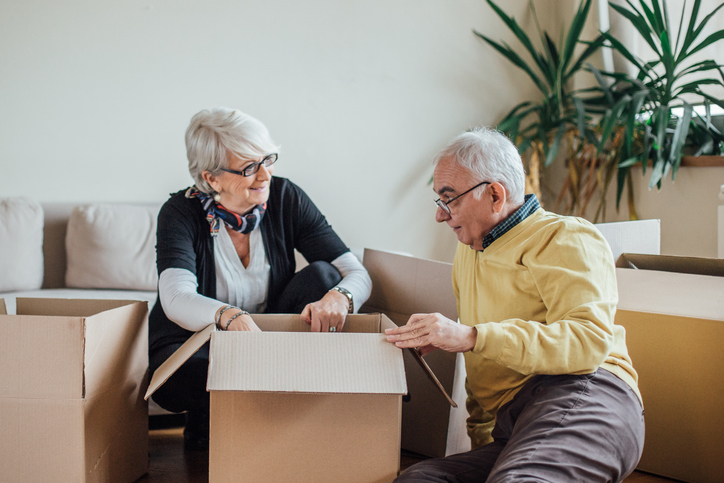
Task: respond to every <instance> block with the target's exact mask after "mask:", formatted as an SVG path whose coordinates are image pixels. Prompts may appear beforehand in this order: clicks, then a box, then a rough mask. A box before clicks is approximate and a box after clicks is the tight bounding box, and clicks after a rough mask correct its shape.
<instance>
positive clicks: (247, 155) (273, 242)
mask: <svg viewBox="0 0 724 483" xmlns="http://www.w3.org/2000/svg"><path fill="white" fill-rule="evenodd" d="M186 151H187V156H188V160H189V172H190V173H191V176H192V177H193V179H194V180H195V183H196V184H195V185H194V186H192V187H191V188H188V189H184V190H181V191H179V192H177V193H175V194H172V195H171V198H170V199H169V200H168V201H167V202H166V203H165V204H164V206H163V207H162V208H161V211H160V213H159V216H158V233H157V247H156V252H157V260H156V264H157V268H158V273H159V281H158V294H159V297H158V301H157V302H156V305H155V306H154V307H153V310H152V311H151V314H150V318H149V357H150V368H151V372H152V373H153V371H155V370H156V369H157V368H158V367H159V366H160V365H161V363H162V362H163V361H164V360H166V359H167V358H168V357H169V356H170V355H171V354H172V353H173V352H174V351H176V349H178V348H179V347H180V346H181V345H182V344H183V343H184V342H185V341H186V340H187V339H188V338H189V337H190V336H191V334H192V333H193V332H195V331H198V330H200V329H203V328H204V327H206V326H207V325H208V324H211V323H215V324H216V325H217V326H218V328H219V329H221V330H246V331H258V330H259V328H258V327H257V326H256V324H255V323H254V318H253V315H251V314H254V313H262V312H268V313H269V312H271V313H301V315H302V318H303V319H304V320H305V321H306V322H307V323H308V324H310V325H311V330H312V331H322V332H327V331H329V332H335V331H338V330H341V328H342V326H343V325H344V320H345V316H346V315H347V314H348V313H352V312H353V311H356V310H357V309H358V308H359V307H360V306H361V305H362V304H363V303H364V302H365V300H366V299H367V297H369V294H370V290H371V285H372V284H371V281H370V278H369V275H368V274H367V271H366V270H365V269H364V267H363V266H362V264H361V263H360V262H359V261H358V260H357V258H356V257H355V256H354V255H353V254H352V253H351V252H350V251H349V249H348V248H347V247H346V246H345V244H344V243H343V242H342V240H340V238H339V237H338V236H337V234H336V233H335V232H334V230H332V227H331V226H330V225H329V224H328V223H327V221H326V219H325V218H324V216H323V215H322V213H320V211H319V210H318V209H317V207H316V206H315V205H314V203H312V201H311V200H310V199H309V197H308V196H307V195H306V194H305V193H304V191H302V190H301V188H299V187H298V186H296V185H295V184H294V183H292V182H291V181H289V180H287V179H284V178H278V177H274V176H272V174H273V173H274V166H275V165H274V163H275V162H276V161H277V159H278V154H277V153H278V151H279V149H278V146H277V145H275V144H274V142H273V141H272V139H271V137H270V135H269V132H268V130H267V129H266V127H265V126H264V124H262V123H261V122H260V121H258V120H257V119H255V118H253V117H251V116H248V115H246V114H244V113H242V112H240V111H238V110H232V109H226V108H217V109H213V110H210V111H209V110H204V111H201V112H199V113H198V114H196V115H195V116H194V117H193V118H192V119H191V123H190V124H189V127H188V129H187V131H186ZM295 249H296V250H298V251H299V252H300V253H301V254H302V255H303V256H304V257H305V258H306V259H307V261H308V262H309V265H308V266H307V267H305V268H304V269H303V270H301V271H299V272H298V273H296V274H295V269H296V264H295V257H294V250H295ZM208 363H209V348H208V344H207V345H206V346H204V347H203V348H202V349H201V350H200V351H199V352H197V353H196V354H195V355H194V356H192V357H191V358H190V359H189V360H188V361H187V362H186V363H185V364H184V365H183V366H182V367H181V368H180V369H179V370H178V371H177V372H176V373H175V374H174V375H173V376H172V377H171V378H170V379H169V380H168V381H167V382H166V383H165V384H164V385H163V386H162V387H161V388H160V389H159V390H158V391H157V392H156V393H155V394H154V396H153V399H154V401H155V402H156V403H157V404H159V405H160V406H161V407H163V408H165V409H167V410H169V411H174V412H180V411H187V422H186V429H185V430H184V444H185V447H186V448H187V449H198V450H204V449H208V417H209V414H208V412H209V396H208V393H207V392H206V376H207V369H208Z"/></svg>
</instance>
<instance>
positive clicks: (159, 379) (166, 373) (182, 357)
mask: <svg viewBox="0 0 724 483" xmlns="http://www.w3.org/2000/svg"><path fill="white" fill-rule="evenodd" d="M215 330H216V326H215V325H214V324H209V325H208V326H207V327H206V328H205V329H203V330H200V331H198V332H196V333H195V334H194V335H192V336H191V337H189V340H187V341H186V342H184V344H183V345H182V346H181V347H179V348H178V349H177V350H176V352H174V353H173V354H171V357H169V358H168V359H166V360H165V361H163V364H161V365H160V366H159V367H158V369H156V371H155V372H154V373H153V377H152V378H151V382H150V383H149V384H148V390H147V391H146V395H145V396H144V397H143V398H144V399H146V400H148V398H149V397H151V396H152V395H153V393H154V392H156V389H158V388H159V387H161V386H163V383H164V382H166V381H167V380H168V378H169V377H171V376H172V375H173V373H174V372H176V371H177V370H178V368H179V367H181V366H182V365H183V363H184V362H186V361H187V360H189V357H191V356H192V355H194V354H195V353H196V351H198V350H199V349H201V347H202V346H203V345H204V344H205V343H206V341H208V340H209V338H210V337H211V333H212V332H214V331H215Z"/></svg>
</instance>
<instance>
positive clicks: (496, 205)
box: [489, 183, 508, 213]
mask: <svg viewBox="0 0 724 483" xmlns="http://www.w3.org/2000/svg"><path fill="white" fill-rule="evenodd" d="M489 190H490V195H491V196H492V197H493V211H494V212H495V213H501V212H502V211H503V207H504V206H505V202H506V201H508V193H507V192H506V191H505V186H503V185H502V184H500V183H491V184H490V188H489Z"/></svg>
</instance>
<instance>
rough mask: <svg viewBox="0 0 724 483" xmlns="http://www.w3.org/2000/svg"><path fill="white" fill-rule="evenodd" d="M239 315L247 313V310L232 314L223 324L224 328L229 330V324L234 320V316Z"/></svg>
mask: <svg viewBox="0 0 724 483" xmlns="http://www.w3.org/2000/svg"><path fill="white" fill-rule="evenodd" d="M240 315H249V312H247V311H246V310H242V311H241V312H239V313H236V314H234V315H232V316H231V318H230V319H229V320H227V321H226V325H225V326H224V330H229V326H230V325H231V321H232V320H234V319H235V318H237V317H238V316H240Z"/></svg>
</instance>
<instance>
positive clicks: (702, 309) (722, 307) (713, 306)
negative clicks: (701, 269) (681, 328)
mask: <svg viewBox="0 0 724 483" xmlns="http://www.w3.org/2000/svg"><path fill="white" fill-rule="evenodd" d="M616 280H617V282H618V286H619V297H618V310H622V309H625V310H635V311H639V312H652V313H657V314H671V315H680V316H683V317H698V318H704V319H715V320H724V277H711V276H708V275H692V274H689V273H671V272H656V271H652V270H630V269H626V268H617V269H616Z"/></svg>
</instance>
